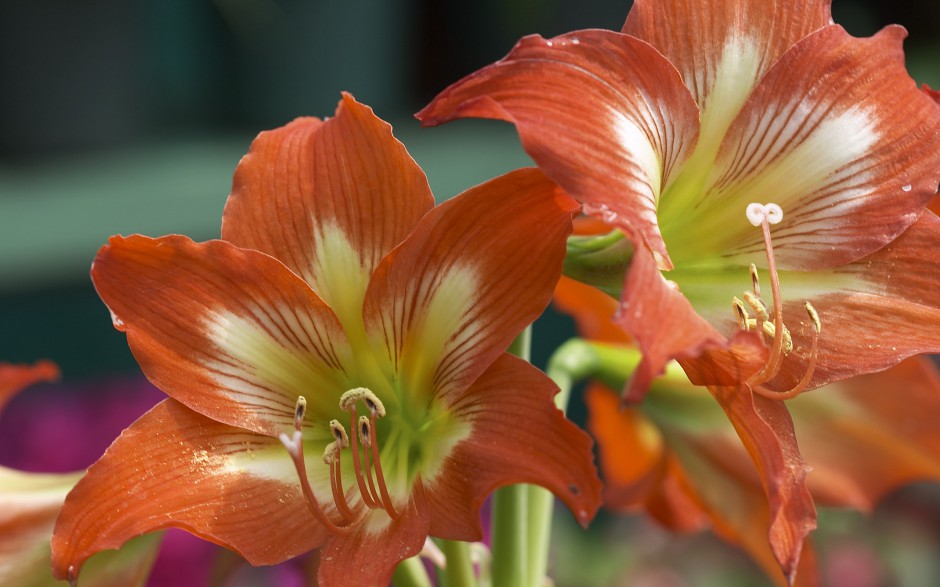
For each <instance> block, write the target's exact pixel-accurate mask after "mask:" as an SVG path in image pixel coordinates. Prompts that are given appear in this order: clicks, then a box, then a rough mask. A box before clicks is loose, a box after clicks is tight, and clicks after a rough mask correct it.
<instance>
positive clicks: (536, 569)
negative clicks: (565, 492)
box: [526, 340, 597, 587]
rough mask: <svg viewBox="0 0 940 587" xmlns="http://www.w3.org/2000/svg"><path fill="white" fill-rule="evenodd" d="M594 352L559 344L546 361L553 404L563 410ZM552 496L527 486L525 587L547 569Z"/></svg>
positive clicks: (538, 586)
mask: <svg viewBox="0 0 940 587" xmlns="http://www.w3.org/2000/svg"><path fill="white" fill-rule="evenodd" d="M596 358H597V355H596V354H595V353H594V352H593V349H591V348H590V347H588V346H585V345H583V344H581V341H577V340H574V341H568V342H567V343H565V344H563V345H562V346H560V347H559V348H558V349H557V350H556V351H555V353H554V354H553V355H552V357H551V359H549V362H548V376H549V377H550V378H551V379H552V381H554V382H555V385H557V386H558V388H559V390H560V391H559V392H558V394H557V395H556V396H555V405H556V406H558V409H560V410H562V411H565V410H566V409H567V407H568V399H569V398H570V397H571V387H572V385H573V384H574V381H575V378H576V377H577V376H578V374H579V373H580V372H581V371H583V370H584V368H585V367H587V366H589V365H594V364H595V363H596ZM554 504H555V496H554V495H552V492H551V491H549V490H547V489H545V488H543V487H538V486H535V485H531V486H529V496H528V504H527V506H528V510H529V513H528V524H529V545H528V546H529V552H528V560H529V571H528V575H529V583H528V585H527V586H526V587H542V586H543V585H544V584H545V576H546V574H547V573H548V549H549V544H550V542H551V535H552V509H553V506H554Z"/></svg>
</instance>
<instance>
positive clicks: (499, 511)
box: [492, 326, 532, 587]
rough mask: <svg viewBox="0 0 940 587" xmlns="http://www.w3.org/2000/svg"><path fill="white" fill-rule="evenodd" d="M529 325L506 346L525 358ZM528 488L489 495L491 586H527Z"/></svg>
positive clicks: (528, 341) (528, 338) (500, 490)
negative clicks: (491, 506) (491, 508)
mask: <svg viewBox="0 0 940 587" xmlns="http://www.w3.org/2000/svg"><path fill="white" fill-rule="evenodd" d="M531 344H532V327H531V326H529V327H528V328H526V329H525V330H523V331H522V333H521V334H520V335H519V336H517V337H516V340H514V341H513V343H512V344H511V345H510V346H509V352H510V353H512V354H514V355H516V356H517V357H519V358H521V359H525V360H527V361H528V360H529V354H530V349H531ZM528 497H529V488H528V486H526V485H511V486H509V487H502V488H500V489H497V490H496V492H495V493H494V494H493V512H492V516H493V525H492V537H493V566H492V576H493V584H494V585H512V586H520V587H521V586H524V585H528V569H529V565H528V561H527V558H528V557H527V555H528V552H529V546H528V543H529V540H528V538H529V537H528V520H527V516H528V508H527V505H526V504H527V502H528Z"/></svg>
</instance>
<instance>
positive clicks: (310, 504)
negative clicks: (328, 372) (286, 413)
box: [279, 396, 349, 535]
mask: <svg viewBox="0 0 940 587" xmlns="http://www.w3.org/2000/svg"><path fill="white" fill-rule="evenodd" d="M306 412H307V399H306V398H305V397H304V396H300V397H298V398H297V403H296V404H295V406H294V434H293V435H292V436H287V434H285V433H283V432H282V433H281V434H280V436H279V438H280V440H281V443H282V444H283V445H284V448H286V449H287V453H288V454H289V455H290V457H291V460H292V461H293V462H294V468H295V469H296V470H297V476H298V477H299V478H300V488H301V490H302V491H303V494H304V501H306V502H307V509H309V510H310V513H312V514H313V516H314V517H315V518H316V519H317V520H318V521H319V522H320V523H321V524H323V525H324V526H325V527H326V528H327V529H328V530H329V531H330V532H332V533H334V534H338V535H343V534H347V533H348V532H349V527H348V526H337V525H336V524H334V523H333V521H332V520H330V518H329V517H327V515H326V512H324V511H323V508H322V507H321V506H320V503H319V502H318V501H317V498H316V496H315V495H314V493H313V488H312V487H310V481H309V479H307V464H306V461H305V460H304V443H303V432H302V427H303V420H304V415H305V414H306Z"/></svg>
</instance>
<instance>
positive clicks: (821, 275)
mask: <svg viewBox="0 0 940 587" xmlns="http://www.w3.org/2000/svg"><path fill="white" fill-rule="evenodd" d="M904 36H905V32H904V30H903V29H902V28H901V27H898V26H890V27H887V28H886V29H884V30H882V31H881V32H879V33H878V34H877V35H875V36H874V37H871V38H863V39H858V38H854V37H851V36H850V35H849V34H848V33H846V32H845V30H843V29H842V28H841V27H839V26H837V25H835V24H832V20H831V16H830V10H829V1H828V0H804V1H799V2H765V1H763V0H711V1H701V2H689V1H688V0H637V2H636V3H635V4H634V6H633V9H632V10H631V12H630V15H629V17H628V18H627V21H626V23H625V25H624V27H623V30H622V32H621V33H615V32H609V31H598V30H587V31H578V32H574V33H570V34H567V35H562V36H560V37H556V38H554V39H543V38H541V37H538V36H531V37H526V38H524V39H522V40H521V41H520V42H519V43H518V44H517V45H516V47H515V48H513V50H512V51H511V52H510V53H509V55H508V56H507V57H506V58H504V59H502V60H501V61H499V62H497V63H495V64H493V65H491V66H488V67H486V68H484V69H482V70H480V71H479V72H476V73H474V74H472V75H470V76H468V77H467V78H465V79H464V80H462V81H460V82H458V83H456V84H454V85H453V86H451V87H450V88H448V89H446V90H445V91H444V92H442V93H441V94H440V95H439V96H438V97H437V98H436V99H435V100H434V101H433V102H432V103H431V104H430V105H429V106H428V107H427V108H425V109H424V110H423V111H421V112H420V113H419V114H418V117H419V118H420V119H421V120H422V121H423V122H424V123H425V124H429V125H433V124H439V123H442V122H445V121H448V120H451V119H454V118H459V117H468V116H476V117H485V118H495V119H501V120H506V121H510V122H512V123H513V124H515V125H516V128H517V130H518V132H519V135H520V137H521V140H522V144H523V146H524V148H525V149H526V151H527V152H528V153H529V154H530V155H531V156H532V157H533V159H535V161H536V162H537V163H538V164H539V166H540V167H541V168H542V169H543V170H544V171H545V172H546V174H547V175H548V176H549V177H551V178H552V179H553V180H555V181H556V182H557V183H558V184H559V185H560V186H561V187H562V188H563V189H565V190H566V192H567V193H569V194H571V195H572V196H574V197H575V198H577V199H578V200H580V201H581V202H582V203H583V209H584V211H585V212H586V213H588V214H591V215H595V216H597V217H600V218H602V219H603V220H605V221H606V222H607V223H609V224H611V225H613V226H615V227H616V228H617V229H619V231H620V232H615V233H613V234H612V235H610V236H608V237H604V238H607V239H608V240H609V246H610V248H611V249H614V248H615V247H619V249H618V250H616V251H614V252H619V253H620V254H621V263H620V267H619V271H620V272H621V273H624V272H626V276H625V279H624V280H623V281H621V283H623V287H622V299H621V311H620V312H619V313H618V315H617V318H616V320H617V323H618V324H619V325H620V326H621V327H622V328H623V329H625V330H626V331H627V332H629V333H630V334H631V335H632V336H633V337H634V339H635V341H636V344H637V346H638V347H639V349H640V351H642V361H641V362H640V364H639V365H638V367H637V369H636V371H635V373H634V375H633V378H632V379H631V381H630V382H629V385H628V389H627V393H626V397H627V399H629V400H634V401H638V400H639V399H641V398H642V396H643V394H644V393H645V392H646V390H647V388H648V387H649V383H650V381H651V379H652V378H653V377H654V376H655V375H656V374H658V373H661V372H662V371H663V369H664V368H665V366H666V365H667V364H668V363H669V361H670V360H671V359H674V358H678V359H679V360H680V362H681V363H682V365H683V367H684V368H685V369H686V371H687V373H689V375H690V377H691V378H692V380H693V381H694V382H696V383H700V384H713V385H712V387H711V391H712V393H713V394H714V395H715V396H716V397H717V398H718V400H719V402H720V403H721V404H722V406H723V408H724V409H725V412H726V413H727V415H728V417H729V418H730V419H731V421H732V423H733V424H734V425H735V427H736V429H737V430H738V432H739V434H740V435H741V436H742V439H744V441H745V444H746V446H747V447H748V450H749V452H750V453H751V455H752V457H753V459H754V460H755V461H756V462H757V463H758V465H759V469H760V472H761V478H762V481H763V483H764V486H765V489H766V491H767V493H768V495H769V496H770V498H771V502H772V505H773V508H774V510H775V512H777V513H775V514H774V524H775V526H774V534H775V539H774V545H775V553H776V554H777V556H778V558H779V560H780V562H781V564H783V566H784V567H785V568H787V569H795V567H796V561H797V559H798V556H799V545H800V544H801V542H802V538H803V536H805V534H806V532H808V531H809V529H810V528H812V526H813V525H814V523H815V522H814V519H815V514H814V512H813V508H812V502H811V500H810V499H809V494H808V493H807V491H806V488H805V483H804V474H805V468H804V465H803V463H802V461H801V460H800V458H799V452H798V450H796V446H795V437H794V436H793V430H792V424H791V421H790V418H789V415H788V414H787V413H786V408H785V407H784V406H783V405H782V403H780V402H779V401H778V400H780V399H786V398H789V397H793V396H795V395H797V394H799V393H800V392H802V391H805V390H808V389H812V388H815V387H819V386H821V385H824V384H826V383H830V382H833V381H838V380H841V379H845V378H848V377H851V376H854V375H856V374H860V373H869V372H876V371H879V370H883V369H886V368H888V367H890V366H892V365H895V364H897V363H898V362H899V361H900V360H901V359H903V358H905V357H908V356H911V355H914V354H918V353H923V352H931V351H937V350H940V336H938V334H937V332H938V328H940V298H938V296H937V291H938V290H940V272H938V271H933V270H925V267H929V266H931V265H933V264H934V263H935V260H936V251H937V250H940V220H938V218H937V216H936V215H934V214H933V213H928V212H925V207H926V205H927V202H928V201H929V199H930V198H931V197H932V196H933V195H934V194H935V193H936V190H937V184H938V178H940V108H938V105H937V102H936V99H935V98H936V94H933V93H930V91H926V90H921V89H919V88H918V87H917V86H916V85H915V84H914V82H913V80H911V78H910V77H909V76H908V74H907V72H906V70H905V68H904V55H903V51H902V48H901V41H902V39H903V38H904ZM765 203H767V204H765ZM624 235H625V236H624ZM605 242H606V241H605ZM625 243H629V246H624V244H625ZM600 259H601V261H603V263H604V265H603V267H605V268H609V267H611V265H614V268H615V269H618V267H616V264H612V263H611V259H610V256H603V255H601V256H600ZM573 262H574V260H570V261H569V263H573ZM627 266H629V269H628V270H627V269H626V267H627ZM579 273H580V274H590V271H581V272H579ZM592 283H597V284H598V285H599V286H603V287H606V288H608V290H609V289H610V288H609V283H608V282H605V281H604V280H601V279H598V280H597V281H596V282H593V281H592ZM768 284H769V285H770V287H769V288H768V287H767V286H768ZM761 285H763V286H764V294H763V297H762V294H761V291H760V289H761V288H760V286H761ZM768 289H769V290H770V292H769V295H768V291H767V290H768ZM744 290H748V291H747V293H746V295H745V296H741V292H742V291H744ZM617 293H618V294H619V293H620V292H619V291H618V292H617ZM737 296H741V297H743V299H739V298H738V297H737ZM765 299H766V300H768V301H767V302H765V301H764V300H765ZM807 302H808V303H809V305H807ZM741 331H747V334H746V335H742V332H741ZM758 337H760V339H763V340H764V341H765V343H766V345H767V346H768V347H769V350H765V349H762V348H761V345H760V344H756V343H757V342H758V340H759V339H758ZM729 341H731V343H730V344H731V347H732V348H733V350H734V351H735V352H734V356H733V359H734V360H733V361H732V360H729V356H728V353H724V352H720V351H718V350H716V349H720V348H722V347H724V346H725V345H729ZM716 384H720V385H716ZM751 392H753V393H751ZM778 514H779V515H778Z"/></svg>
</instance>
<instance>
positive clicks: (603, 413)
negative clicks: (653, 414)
mask: <svg viewBox="0 0 940 587" xmlns="http://www.w3.org/2000/svg"><path fill="white" fill-rule="evenodd" d="M584 403H585V404H586V405H587V408H588V422H587V425H588V429H589V430H590V431H591V435H592V436H594V438H595V439H596V440H597V448H598V455H599V463H600V469H601V471H602V472H603V474H604V503H605V505H607V506H608V507H616V508H617V509H626V510H629V509H634V508H636V507H638V506H641V505H643V504H644V503H645V502H646V501H647V500H648V499H649V498H650V495H651V494H652V493H654V492H655V491H656V490H657V489H658V486H659V484H660V483H662V481H663V478H664V477H665V474H666V471H667V467H668V459H667V456H668V452H667V450H666V447H665V445H664V439H663V437H662V435H661V434H660V433H659V430H658V429H657V428H656V427H655V426H654V425H653V424H652V423H650V422H649V420H647V419H646V418H645V417H644V416H643V414H642V413H641V412H640V411H639V410H638V409H636V408H625V409H622V410H621V409H620V399H619V398H618V397H617V396H616V395H615V394H614V393H612V392H611V391H609V390H608V389H606V388H604V387H602V386H600V385H593V386H591V387H590V388H588V390H587V391H586V392H585V394H584Z"/></svg>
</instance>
